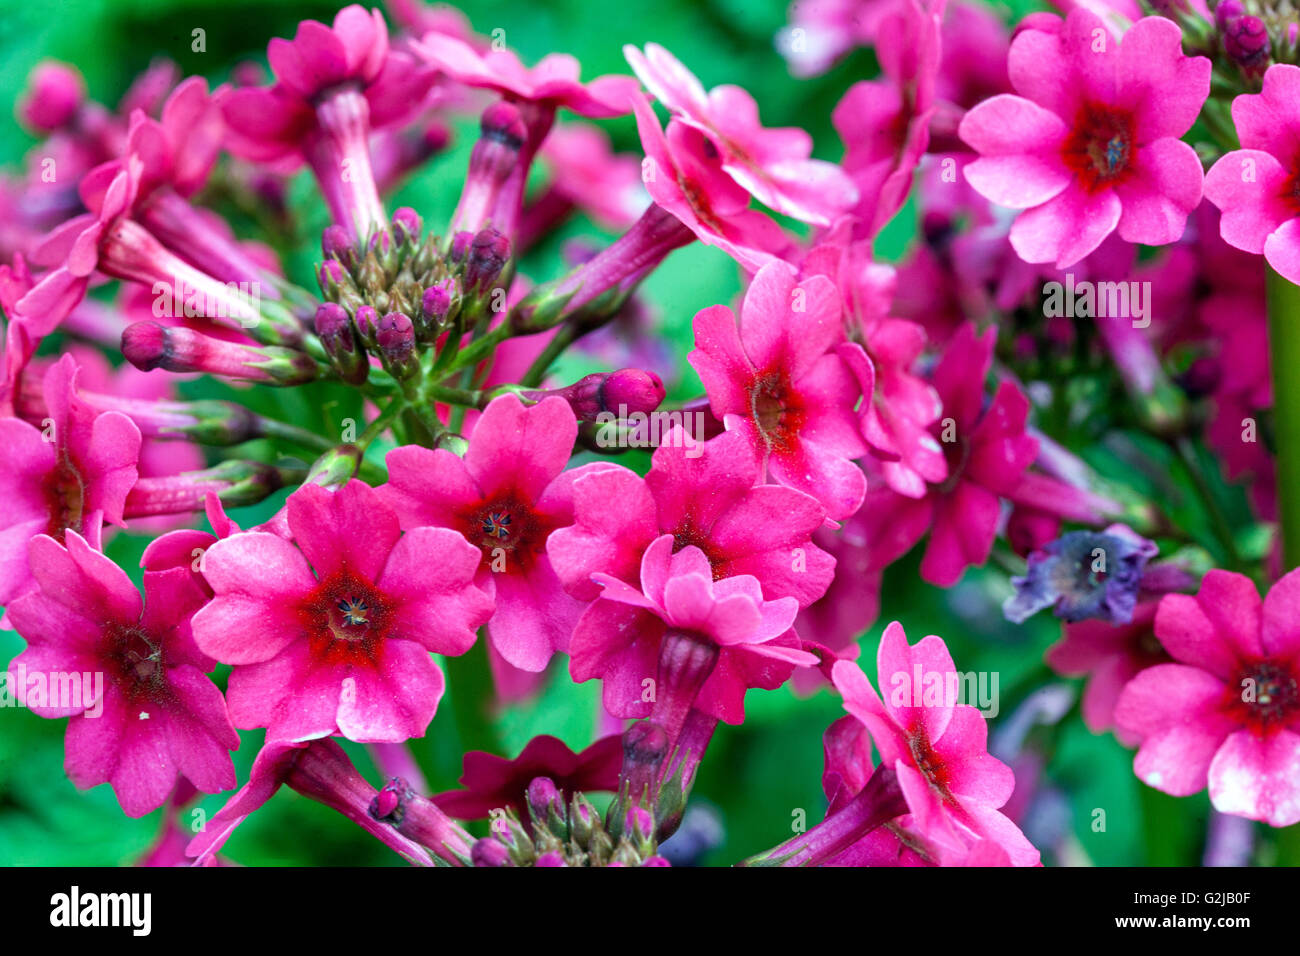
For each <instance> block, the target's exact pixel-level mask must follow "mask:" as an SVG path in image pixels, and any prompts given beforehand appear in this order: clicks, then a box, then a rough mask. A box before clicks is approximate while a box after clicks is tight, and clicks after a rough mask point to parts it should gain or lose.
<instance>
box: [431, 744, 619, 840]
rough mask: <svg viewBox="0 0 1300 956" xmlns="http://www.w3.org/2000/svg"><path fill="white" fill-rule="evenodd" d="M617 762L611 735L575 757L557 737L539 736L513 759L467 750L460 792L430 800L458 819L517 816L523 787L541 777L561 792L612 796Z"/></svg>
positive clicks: (524, 799)
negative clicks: (510, 811) (508, 811)
mask: <svg viewBox="0 0 1300 956" xmlns="http://www.w3.org/2000/svg"><path fill="white" fill-rule="evenodd" d="M622 763H623V742H622V738H620V737H619V736H618V735H617V734H611V735H610V736H608V737H602V738H600V740H597V741H596V742H595V743H594V744H592V745H591V746H590V747H588V748H587V749H586V750H584V751H582V752H581V753H574V752H573V751H572V750H570V749H569V748H568V747H567V746H566V745H565V744H564V741H562V740H560V739H559V738H558V737H551V736H549V735H547V734H542V735H540V736H537V737H534V738H533V739H532V740H530V741H528V743H527V745H526V746H525V747H524V749H523V750H521V751H520V752H519V756H518V757H516V758H515V759H514V760H507V759H506V758H505V757H498V756H496V755H495V754H489V753H483V752H482V751H479V750H473V751H470V752H469V753H467V754H465V762H464V773H462V774H461V776H460V783H461V786H463V787H464V788H465V789H464V790H448V791H447V792H446V793H441V794H438V795H437V796H435V797H433V798H432V799H433V802H434V803H436V804H437V805H438V806H439V807H440V808H441V809H442V810H443V811H444V812H446V813H447V814H449V815H451V816H453V817H456V818H457V819H459V820H482V819H485V818H487V817H488V816H489V815H490V814H491V813H492V811H493V810H497V809H505V808H510V807H513V808H514V809H516V810H518V811H519V812H520V813H521V814H523V813H524V812H525V810H526V807H527V792H528V784H529V783H531V782H532V780H533V779H534V778H536V777H546V778H548V779H550V780H551V781H552V782H553V783H554V784H555V786H556V787H558V788H559V789H560V790H562V791H564V792H565V793H574V792H585V791H590V790H609V791H614V790H617V789H618V770H619V767H620V766H622Z"/></svg>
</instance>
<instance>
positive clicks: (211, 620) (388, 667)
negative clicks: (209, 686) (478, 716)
mask: <svg viewBox="0 0 1300 956" xmlns="http://www.w3.org/2000/svg"><path fill="white" fill-rule="evenodd" d="M288 526H289V529H290V530H291V531H292V532H293V536H294V540H295V541H296V542H297V545H298V547H297V548H295V547H294V546H293V545H291V544H290V543H289V542H288V541H286V540H284V539H283V538H280V537H277V536H276V535H274V534H268V533H266V532H260V531H251V532H244V533H241V534H235V535H232V536H230V537H228V538H225V539H223V540H220V541H217V542H216V543H215V544H213V545H212V546H211V547H210V548H208V551H207V554H206V555H205V556H204V561H203V564H202V567H203V576H204V577H205V578H206V580H207V582H208V584H209V585H210V586H211V587H212V590H213V592H214V593H215V595H216V596H215V597H214V598H213V600H212V602H211V603H209V604H208V605H207V606H206V607H204V608H203V610H201V611H200V612H199V613H198V614H196V615H195V617H194V639H195V641H197V642H198V645H199V647H200V649H202V650H203V651H204V652H205V653H207V654H210V655H211V656H212V657H214V658H216V659H217V660H219V661H221V662H222V663H226V664H232V665H234V671H233V672H232V673H231V675H230V684H229V689H228V692H227V694H228V698H229V702H230V713H231V717H232V718H233V719H234V721H235V724H236V726H239V727H266V728H267V735H268V737H269V738H270V739H274V740H307V739H309V738H315V737H325V736H329V735H331V734H335V733H340V734H342V735H343V736H345V737H348V738H349V739H352V740H359V741H363V742H368V743H383V742H389V743H392V742H399V741H402V740H406V739H407V738H409V737H418V736H420V735H422V734H423V733H424V731H425V728H427V727H428V725H429V721H430V720H432V719H433V715H434V711H435V710H437V707H438V700H439V698H440V697H441V696H442V689H443V679H442V674H441V672H440V671H439V670H438V668H437V667H436V666H435V665H434V663H433V661H432V659H431V658H430V657H429V653H430V652H433V653H438V654H447V655H453V656H454V655H458V654H463V653H465V651H467V650H468V649H469V648H470V645H472V644H473V643H474V636H475V634H474V632H475V630H476V629H477V628H478V627H479V626H480V625H481V624H483V623H484V622H485V621H486V620H487V619H488V617H489V616H490V614H491V606H492V603H491V599H490V598H489V597H488V595H486V594H484V593H483V591H481V590H480V589H479V588H478V587H477V586H476V585H475V584H474V583H473V577H474V571H475V567H476V565H477V564H478V551H477V550H476V549H474V548H472V547H470V545H469V544H468V543H466V542H465V541H464V540H463V539H462V538H461V537H460V536H459V535H457V534H454V533H452V532H450V531H447V530H445V529H442V528H420V529H417V530H414V531H411V532H408V533H407V534H405V535H403V534H401V531H400V530H399V528H398V522H397V515H396V514H394V513H393V512H392V511H391V510H390V509H389V508H388V507H387V506H386V505H385V504H384V503H383V502H382V501H381V500H380V499H379V496H378V495H377V494H376V493H375V492H374V490H373V489H371V488H370V487H369V486H368V485H365V484H363V483H361V482H359V481H351V482H348V484H346V485H344V486H343V487H342V488H340V489H339V490H338V491H336V492H331V491H327V490H326V489H324V488H322V487H321V486H319V485H304V486H303V487H301V488H299V489H298V490H297V491H296V492H294V493H293V494H292V495H290V496H289V502H288ZM313 572H314V573H313Z"/></svg>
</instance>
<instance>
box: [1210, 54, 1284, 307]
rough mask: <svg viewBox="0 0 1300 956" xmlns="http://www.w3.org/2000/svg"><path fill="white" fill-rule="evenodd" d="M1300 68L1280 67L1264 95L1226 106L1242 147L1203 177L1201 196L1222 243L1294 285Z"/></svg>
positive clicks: (1273, 72) (1268, 75) (1274, 68)
mask: <svg viewBox="0 0 1300 956" xmlns="http://www.w3.org/2000/svg"><path fill="white" fill-rule="evenodd" d="M1297 95H1300V67H1297V66H1291V65H1290V64H1285V63H1279V64H1275V65H1274V66H1271V67H1269V69H1268V72H1267V73H1265V74H1264V86H1263V89H1262V90H1261V91H1260V92H1259V93H1257V94H1249V93H1247V94H1243V95H1241V96H1238V97H1237V98H1236V99H1235V100H1233V101H1232V121H1233V123H1234V124H1235V125H1236V127H1237V136H1238V137H1239V138H1240V140H1241V145H1242V148H1241V149H1237V150H1233V151H1232V152H1230V153H1227V154H1225V155H1224V156H1223V157H1222V158H1221V159H1220V160H1219V161H1218V162H1216V163H1215V164H1214V166H1213V167H1212V168H1211V169H1210V171H1209V172H1208V173H1206V175H1205V198H1206V199H1208V200H1209V201H1210V202H1212V203H1214V205H1216V206H1218V207H1219V209H1220V210H1221V211H1222V213H1223V216H1222V218H1221V219H1220V220H1219V228H1220V230H1221V231H1222V234H1223V239H1224V241H1225V242H1227V243H1228V244H1229V245H1232V246H1236V247H1237V248H1238V249H1244V250H1245V251H1246V252H1253V253H1256V254H1260V253H1263V255H1264V258H1265V259H1267V260H1268V264H1269V265H1271V266H1272V267H1273V268H1274V269H1275V270H1277V272H1278V274H1279V275H1282V276H1284V277H1286V278H1287V279H1290V280H1291V281H1292V282H1300V105H1297V100H1296V97H1297Z"/></svg>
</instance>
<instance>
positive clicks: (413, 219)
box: [393, 206, 424, 245]
mask: <svg viewBox="0 0 1300 956" xmlns="http://www.w3.org/2000/svg"><path fill="white" fill-rule="evenodd" d="M423 231H424V223H423V222H422V221H421V220H420V214H419V213H418V212H416V211H415V210H414V209H412V208H411V207H410V206H403V207H402V208H401V209H399V210H397V212H395V213H393V238H395V239H396V240H397V243H398V245H402V244H403V243H410V244H412V245H414V244H415V243H417V242H419V241H420V234H421V233H422V232H423Z"/></svg>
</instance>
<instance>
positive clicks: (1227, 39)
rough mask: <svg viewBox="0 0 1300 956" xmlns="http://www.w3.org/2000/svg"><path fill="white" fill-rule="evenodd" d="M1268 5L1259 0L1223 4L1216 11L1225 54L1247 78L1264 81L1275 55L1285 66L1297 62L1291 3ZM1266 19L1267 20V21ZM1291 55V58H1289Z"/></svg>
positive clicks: (1295, 32)
mask: <svg viewBox="0 0 1300 956" xmlns="http://www.w3.org/2000/svg"><path fill="white" fill-rule="evenodd" d="M1277 6H1278V5H1271V4H1270V5H1265V4H1260V3H1257V2H1256V0H1247V2H1244V3H1243V0H1222V2H1220V3H1219V4H1218V5H1216V6H1215V8H1214V23H1215V26H1216V27H1217V28H1218V31H1219V35H1220V36H1221V37H1222V39H1223V52H1224V53H1225V54H1226V55H1227V57H1228V59H1230V60H1231V61H1232V62H1233V63H1235V64H1236V65H1237V67H1238V68H1239V69H1240V70H1241V72H1242V74H1243V75H1244V76H1246V77H1248V78H1251V79H1254V80H1258V79H1259V78H1261V77H1263V75H1264V71H1265V70H1267V69H1268V67H1269V64H1270V63H1272V62H1274V59H1275V55H1274V53H1275V51H1276V52H1277V53H1279V54H1282V56H1281V61H1282V62H1295V52H1296V35H1297V30H1298V29H1300V27H1298V26H1297V23H1296V16H1295V10H1294V9H1293V8H1292V7H1291V4H1290V0H1283V3H1282V4H1281V6H1283V7H1285V8H1286V9H1285V10H1281V9H1276V7H1277ZM1266 17H1267V19H1265V18H1266ZM1288 52H1289V55H1287V54H1288Z"/></svg>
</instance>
